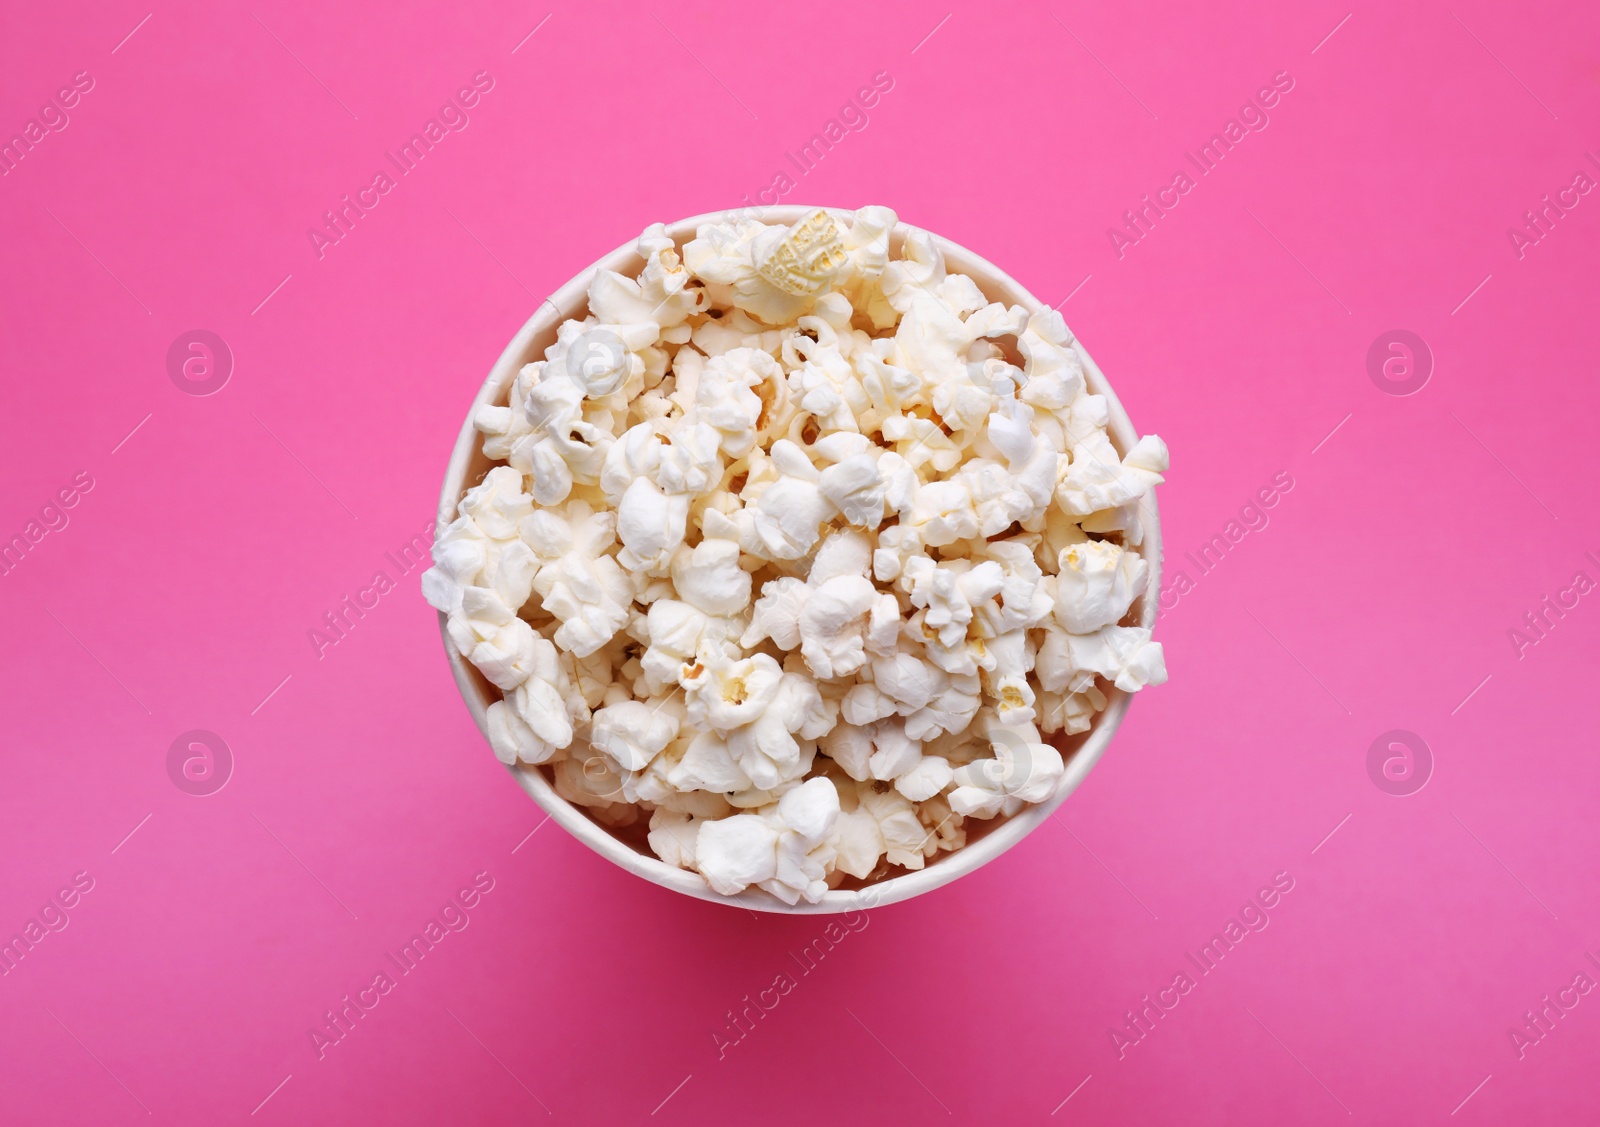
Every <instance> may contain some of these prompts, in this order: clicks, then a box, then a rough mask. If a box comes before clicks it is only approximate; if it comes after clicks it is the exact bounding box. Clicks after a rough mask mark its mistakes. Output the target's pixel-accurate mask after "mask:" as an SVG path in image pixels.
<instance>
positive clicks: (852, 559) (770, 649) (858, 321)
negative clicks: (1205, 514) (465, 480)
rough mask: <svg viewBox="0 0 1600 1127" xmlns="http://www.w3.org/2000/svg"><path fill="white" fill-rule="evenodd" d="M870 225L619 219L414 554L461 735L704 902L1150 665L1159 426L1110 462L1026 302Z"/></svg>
mask: <svg viewBox="0 0 1600 1127" xmlns="http://www.w3.org/2000/svg"><path fill="white" fill-rule="evenodd" d="M896 222H897V220H896V216H895V214H894V212H892V211H890V210H889V209H887V208H879V207H867V208H862V209H860V210H859V211H856V212H855V213H853V214H852V213H849V212H843V211H828V210H824V209H812V210H811V211H809V212H807V213H806V214H805V215H804V216H802V217H801V219H800V220H798V221H797V222H795V223H793V224H789V225H776V224H767V223H763V222H760V221H757V220H754V219H747V218H733V217H729V218H728V219H726V220H725V221H713V222H709V223H706V224H703V225H702V226H701V227H700V228H699V229H698V230H697V231H696V232H695V237H694V238H693V239H690V240H688V241H687V242H686V243H685V244H684V245H683V247H682V248H681V250H680V249H679V247H678V246H677V245H676V244H675V243H674V241H673V240H672V239H671V238H670V237H668V236H667V234H666V230H665V228H664V227H662V226H661V225H660V224H656V225H653V226H652V227H650V228H648V229H647V230H646V231H645V232H644V233H643V234H642V235H641V237H640V239H639V241H638V243H637V251H638V255H639V258H640V260H642V262H643V267H642V268H640V269H638V270H637V271H636V272H635V273H634V276H628V275H627V274H623V273H618V272H615V271H610V270H601V271H597V272H596V273H595V275H594V277H593V278H592V279H591V281H590V283H589V290H588V309H587V312H586V313H585V315H583V316H581V317H574V318H570V319H568V320H566V321H564V322H563V323H562V324H560V325H559V326H558V327H557V330H556V333H555V342H554V343H553V344H552V345H550V347H549V348H547V349H546V350H545V352H544V355H543V357H542V358H541V359H537V360H534V361H533V362H531V363H528V364H525V365H524V366H523V367H522V369H521V370H520V371H519V372H518V373H517V375H516V377H515V379H513V380H512V381H511V384H510V387H509V388H508V389H507V392H506V395H505V399H504V401H503V402H499V403H492V404H486V405H483V406H480V407H479V408H478V409H477V410H476V411H475V412H474V415H473V419H472V425H473V427H474V429H475V430H476V431H477V432H478V433H479V435H481V445H482V450H483V452H484V454H485V456H486V457H487V458H489V459H490V460H491V461H492V462H493V463H495V465H493V466H492V468H491V469H490V470H489V472H488V473H487V474H485V475H484V477H483V479H482V480H481V481H480V482H479V483H478V484H476V485H474V486H472V488H470V489H468V490H467V491H466V492H465V494H464V495H463V496H462V498H461V499H460V501H459V503H458V505H457V510H456V513H455V514H454V516H453V518H452V519H450V520H449V523H448V524H445V525H444V526H443V527H441V528H440V529H439V530H438V532H437V536H436V539H435V544H434V551H433V556H434V566H433V567H432V568H431V569H430V570H429V571H428V572H426V573H425V574H424V576H423V578H422V588H423V593H424V595H425V597H426V598H427V600H428V601H429V603H430V604H431V605H433V606H434V607H436V608H437V609H438V610H439V611H440V612H441V613H442V614H443V615H444V616H445V626H446V635H447V637H448V639H449V643H450V645H451V646H453V647H454V648H455V649H456V650H457V651H458V652H459V653H461V654H462V655H463V656H464V657H465V658H466V659H467V660H468V661H469V662H470V663H471V664H473V665H474V666H475V667H476V668H477V669H478V670H479V671H480V672H481V673H482V674H483V676H484V677H485V678H486V679H487V680H488V681H489V683H490V684H492V685H493V686H495V688H497V689H498V690H499V691H500V693H501V694H502V699H499V700H496V701H493V702H492V703H491V704H490V705H489V708H488V712H487V717H486V722H485V727H486V730H487V734H488V739H489V744H490V747H491V749H492V750H493V752H494V754H495V755H496V756H497V757H498V758H499V759H500V760H501V761H502V762H504V763H506V764H507V765H511V766H516V765H521V766H523V767H524V768H526V769H535V768H537V769H542V770H543V771H544V772H545V773H546V774H547V775H548V776H549V777H550V778H551V779H552V781H553V785H554V786H555V789H556V791H557V793H558V794H560V795H561V796H562V797H563V798H564V799H565V800H566V801H568V802H571V803H573V804H575V805H577V806H580V807H582V808H584V809H585V810H586V811H588V813H589V815H590V816H591V817H592V818H593V819H594V820H595V821H596V822H597V823H599V824H600V825H603V826H606V827H611V828H619V827H624V826H634V827H637V828H635V829H634V830H632V831H631V832H632V833H635V834H639V833H644V834H645V840H647V841H648V843H649V847H650V849H651V851H652V852H653V853H654V854H655V855H656V856H657V857H659V858H660V859H661V860H663V861H664V862H666V863H667V864H670V865H673V866H675V867H677V868H681V869H686V870H691V871H696V872H699V873H700V874H701V875H702V876H703V877H704V878H705V880H706V882H707V884H708V885H709V886H710V887H711V888H712V889H713V890H715V891H716V892H717V893H718V894H720V895H728V896H732V895H737V894H738V893H740V892H742V891H745V890H747V889H760V890H762V891H763V892H764V893H766V894H769V895H771V896H773V897H776V898H778V899H779V900H781V901H783V902H784V903H787V904H797V903H799V902H801V901H806V902H810V903H815V902H817V901H818V900H820V899H821V897H822V896H823V895H824V894H825V893H826V892H827V890H828V889H829V888H849V887H855V885H854V884H852V883H850V882H867V881H874V880H880V879H883V878H885V877H887V876H891V875H893V874H894V873H896V872H904V871H907V870H915V869H919V868H921V867H923V865H925V864H926V863H927V861H928V859H929V858H932V857H935V856H936V855H937V854H939V853H940V852H944V851H950V850H956V849H961V848H963V847H964V846H965V843H966V841H967V831H966V826H965V824H964V823H965V819H966V818H969V817H972V818H980V819H993V818H998V817H1006V816H1010V815H1012V814H1015V813H1016V812H1017V811H1018V810H1020V809H1022V807H1023V806H1025V805H1026V804H1029V803H1038V802H1043V801H1046V800H1048V799H1049V798H1050V797H1051V796H1053V795H1054V794H1055V793H1056V791H1057V789H1058V787H1059V785H1060V781H1061V778H1062V776H1063V774H1064V772H1065V765H1064V762H1063V760H1062V756H1061V753H1060V751H1059V750H1058V749H1057V748H1056V747H1055V746H1052V744H1053V742H1058V741H1059V740H1061V739H1064V738H1066V737H1069V736H1073V735H1077V734H1079V733H1082V732H1084V731H1087V730H1088V729H1089V728H1090V727H1091V726H1092V725H1093V723H1094V721H1095V717H1096V716H1097V715H1099V714H1100V713H1101V712H1103V711H1104V710H1105V708H1106V707H1107V705H1108V703H1109V700H1108V695H1107V694H1108V693H1109V692H1110V690H1111V688H1113V687H1115V688H1116V689H1119V690H1122V691H1125V692H1133V691H1137V690H1138V689H1140V688H1142V687H1144V686H1145V685H1149V684H1159V683H1161V682H1162V681H1164V680H1165V679H1166V667H1165V662H1164V655H1163V652H1162V648H1161V646H1160V645H1159V644H1157V643H1156V642H1154V641H1153V640H1152V638H1151V632H1150V630H1149V629H1148V628H1146V627H1142V626H1123V625H1120V624H1121V623H1122V622H1123V621H1124V620H1125V619H1129V617H1130V613H1131V612H1132V610H1133V608H1134V606H1135V605H1136V603H1137V602H1138V600H1139V599H1140V597H1141V596H1142V595H1145V594H1146V593H1147V589H1148V587H1149V584H1150V571H1151V565H1150V564H1149V563H1148V562H1147V560H1146V559H1145V558H1144V556H1143V555H1142V554H1141V553H1140V551H1139V549H1140V547H1141V545H1142V544H1143V542H1144V537H1145V529H1144V527H1143V523H1142V521H1143V519H1144V512H1145V511H1146V506H1144V504H1143V500H1144V498H1145V496H1146V494H1148V493H1149V491H1150V490H1151V488H1152V487H1153V486H1155V485H1156V484H1158V483H1159V482H1161V480H1162V475H1163V474H1164V473H1165V472H1166V470H1167V468H1168V455H1167V450H1166V447H1165V445H1164V444H1163V443H1162V442H1161V440H1160V439H1159V438H1156V437H1154V436H1146V437H1145V438H1142V439H1140V440H1139V441H1138V442H1137V443H1136V444H1134V446H1133V447H1132V448H1131V449H1130V450H1129V451H1128V452H1127V454H1126V455H1125V456H1122V455H1119V454H1118V452H1117V447H1116V446H1115V445H1114V444H1113V443H1112V441H1111V439H1110V437H1109V435H1108V428H1109V425H1110V403H1109V402H1108V400H1107V398H1106V396H1104V395H1095V394H1091V393H1090V392H1089V389H1088V385H1087V380H1086V377H1085V360H1084V357H1083V356H1082V354H1081V352H1080V350H1079V349H1078V347H1077V345H1076V344H1075V343H1074V341H1073V338H1072V334H1071V333H1070V331H1069V330H1068V329H1067V326H1066V323H1065V322H1064V321H1063V320H1062V318H1061V316H1060V314H1059V313H1057V312H1056V311H1054V310H1050V309H1041V310H1039V311H1038V312H1035V313H1032V314H1030V313H1028V311H1027V310H1025V309H1024V308H1022V307H1021V306H1006V305H1004V304H1001V303H999V302H993V301H990V300H989V298H988V296H987V295H985V294H984V293H983V291H982V290H981V289H980V288H979V286H978V285H977V284H976V282H974V280H973V279H972V278H970V277H967V276H965V275H963V274H961V273H959V272H952V271H951V270H950V269H949V268H948V266H947V263H946V261H945V257H944V255H943V253H942V252H941V250H940V247H939V244H938V242H937V241H935V239H934V238H933V237H932V236H930V235H929V234H927V233H926V232H923V231H919V230H916V229H915V228H907V227H900V228H897V227H896ZM896 230H898V231H899V232H900V233H901V234H902V235H903V236H904V237H903V240H902V244H903V245H902V247H901V249H900V251H899V252H898V254H896V253H895V252H893V251H892V250H891V247H892V245H893V244H892V240H891V235H892V233H894V232H895V231H896ZM819 752H820V754H818V753H819Z"/></svg>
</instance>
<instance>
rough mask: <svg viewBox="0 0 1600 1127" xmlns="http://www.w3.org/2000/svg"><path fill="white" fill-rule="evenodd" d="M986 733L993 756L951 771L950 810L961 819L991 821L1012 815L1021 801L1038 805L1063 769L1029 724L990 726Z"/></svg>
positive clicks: (1052, 790) (1056, 754)
mask: <svg viewBox="0 0 1600 1127" xmlns="http://www.w3.org/2000/svg"><path fill="white" fill-rule="evenodd" d="M988 735H989V740H990V746H991V748H992V749H993V751H994V757H993V758H990V759H975V760H973V761H972V762H971V763H968V764H965V765H963V766H961V767H957V768H956V769H955V772H954V776H955V782H956V788H955V790H953V791H951V792H950V808H951V809H952V810H954V811H955V812H956V813H958V814H960V815H962V816H963V817H967V818H993V817H995V816H996V815H999V814H1007V815H1010V814H1015V813H1016V812H1017V811H1018V810H1020V809H1022V805H1023V803H1025V802H1043V801H1044V800H1045V799H1047V798H1049V797H1050V796H1051V795H1052V794H1054V793H1055V789H1056V784H1057V783H1059V782H1060V781H1061V776H1062V774H1063V773H1064V772H1065V770H1066V765H1065V764H1064V763H1063V762H1062V759H1061V753H1060V752H1059V751H1057V750H1056V749H1055V748H1053V747H1051V746H1050V745H1049V744H1047V743H1044V742H1042V741H1041V740H1040V739H1039V733H1038V730H1037V729H1036V728H1034V726H1033V725H1032V724H1027V725H1017V726H1003V725H998V724H996V725H993V726H991V727H990V729H989V733H988Z"/></svg>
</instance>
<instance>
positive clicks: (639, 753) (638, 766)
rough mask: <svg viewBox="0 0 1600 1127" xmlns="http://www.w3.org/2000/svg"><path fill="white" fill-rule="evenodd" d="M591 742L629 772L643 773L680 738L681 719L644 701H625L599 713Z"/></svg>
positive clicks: (595, 716) (597, 713)
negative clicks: (677, 737)
mask: <svg viewBox="0 0 1600 1127" xmlns="http://www.w3.org/2000/svg"><path fill="white" fill-rule="evenodd" d="M590 724H591V728H590V735H589V742H590V744H591V745H592V746H593V747H594V749H595V750H596V751H600V752H603V753H605V754H606V755H608V756H610V757H611V760H612V762H613V763H615V764H616V765H617V766H618V767H620V768H622V769H623V770H627V771H642V770H644V769H645V768H646V767H648V766H649V765H650V761H651V760H652V759H654V758H655V757H656V756H657V755H660V754H661V752H662V751H663V750H664V749H665V748H666V746H667V744H669V743H671V742H672V740H673V738H674V737H676V736H677V734H678V718H677V716H675V715H673V714H672V713H671V712H663V711H662V710H661V709H660V708H659V706H658V707H657V708H651V707H650V706H649V705H648V704H646V703H645V702H644V701H638V700H624V701H618V702H617V703H616V704H611V705H607V706H606V707H604V708H601V709H598V710H596V711H595V713H594V717H593V719H592V720H591V721H590Z"/></svg>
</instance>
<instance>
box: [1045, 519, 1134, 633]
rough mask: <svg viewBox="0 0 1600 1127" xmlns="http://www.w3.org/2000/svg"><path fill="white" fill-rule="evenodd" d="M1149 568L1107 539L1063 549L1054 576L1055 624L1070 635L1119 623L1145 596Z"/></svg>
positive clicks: (1132, 553)
mask: <svg viewBox="0 0 1600 1127" xmlns="http://www.w3.org/2000/svg"><path fill="white" fill-rule="evenodd" d="M1149 577H1150V565H1149V564H1147V563H1146V562H1145V561H1144V559H1143V557H1141V556H1139V555H1138V554H1137V553H1134V552H1129V551H1124V550H1123V549H1122V548H1121V547H1120V546H1118V545H1116V544H1113V543H1112V542H1111V541H1109V540H1089V541H1085V542H1084V543H1082V544H1075V545H1073V546H1072V547H1070V548H1063V549H1062V550H1061V557H1060V570H1059V571H1058V572H1057V575H1056V599H1055V612H1056V621H1057V622H1059V623H1061V628H1062V629H1063V630H1065V631H1066V632H1067V633H1069V634H1092V633H1094V632H1095V631H1096V630H1098V629H1100V628H1101V627H1102V626H1110V625H1112V624H1114V623H1116V622H1119V621H1121V619H1122V616H1123V615H1125V614H1127V613H1128V608H1129V607H1130V606H1132V605H1133V600H1134V599H1136V598H1138V597H1139V596H1140V595H1142V594H1143V593H1144V589H1145V584H1146V583H1147V581H1148V580H1149Z"/></svg>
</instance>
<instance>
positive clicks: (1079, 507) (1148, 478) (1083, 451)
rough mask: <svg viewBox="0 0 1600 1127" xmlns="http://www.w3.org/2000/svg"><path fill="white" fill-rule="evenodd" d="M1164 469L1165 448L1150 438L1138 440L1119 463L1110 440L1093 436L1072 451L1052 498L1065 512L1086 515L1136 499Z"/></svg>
mask: <svg viewBox="0 0 1600 1127" xmlns="http://www.w3.org/2000/svg"><path fill="white" fill-rule="evenodd" d="M1166 470H1167V445H1166V443H1164V442H1162V441H1161V440H1160V439H1159V438H1157V437H1155V436H1154V435H1146V436H1145V437H1144V438H1141V439H1140V440H1139V441H1138V443H1137V444H1135V446H1134V448H1133V449H1132V450H1129V451H1128V456H1127V457H1126V458H1123V459H1121V460H1120V461H1119V460H1118V458H1117V451H1116V448H1115V447H1113V446H1112V445H1111V440H1110V439H1109V438H1107V437H1106V436H1105V435H1104V434H1095V435H1092V436H1090V437H1089V438H1087V439H1085V440H1084V441H1082V442H1079V443H1078V444H1077V445H1076V446H1074V447H1073V448H1072V464H1071V465H1069V466H1068V467H1067V473H1066V476H1065V477H1063V478H1062V480H1061V484H1060V485H1058V486H1057V487H1056V497H1057V498H1058V499H1059V500H1060V502H1061V507H1062V508H1063V509H1065V510H1066V511H1067V512H1069V513H1076V514H1078V515H1080V516H1088V515H1089V514H1090V513H1097V512H1099V511H1100V510H1102V509H1114V508H1116V507H1117V506H1119V505H1126V504H1127V503H1128V502H1129V501H1136V500H1138V499H1139V498H1140V497H1142V496H1144V495H1145V493H1146V492H1148V491H1149V489H1150V487H1151V486H1153V485H1159V484H1161V481H1162V480H1163V479H1162V477H1161V475H1162V474H1163V473H1165V472H1166Z"/></svg>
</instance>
